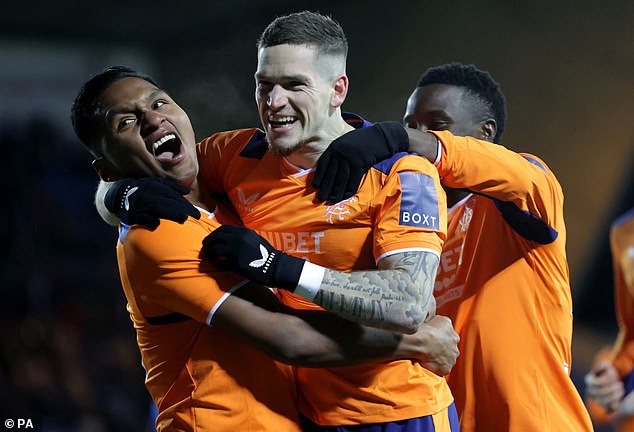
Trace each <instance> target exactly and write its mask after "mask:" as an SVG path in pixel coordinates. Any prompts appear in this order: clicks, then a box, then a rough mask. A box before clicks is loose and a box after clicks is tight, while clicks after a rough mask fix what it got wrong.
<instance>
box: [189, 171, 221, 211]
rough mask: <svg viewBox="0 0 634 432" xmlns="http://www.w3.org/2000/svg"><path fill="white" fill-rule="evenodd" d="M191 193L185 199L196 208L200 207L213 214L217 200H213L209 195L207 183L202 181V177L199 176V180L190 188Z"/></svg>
mask: <svg viewBox="0 0 634 432" xmlns="http://www.w3.org/2000/svg"><path fill="white" fill-rule="evenodd" d="M190 189H191V192H189V193H188V194H187V195H186V196H185V198H187V200H188V201H189V202H190V203H192V204H193V205H195V206H196V207H200V208H202V209H204V210H207V211H208V212H210V213H211V212H213V211H214V209H215V208H216V200H215V199H213V197H212V196H211V194H210V193H209V189H207V186H206V185H205V182H204V181H202V178H201V175H200V174H198V178H197V179H196V180H194V183H192V185H191V186H190Z"/></svg>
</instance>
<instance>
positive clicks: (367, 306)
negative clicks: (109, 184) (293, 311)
mask: <svg viewBox="0 0 634 432" xmlns="http://www.w3.org/2000/svg"><path fill="white" fill-rule="evenodd" d="M203 251H204V253H205V254H206V255H207V257H208V258H210V259H211V260H213V261H218V262H220V263H221V265H223V266H225V268H229V269H231V270H233V271H236V272H238V273H240V274H241V275H243V276H245V277H247V278H249V279H250V280H252V281H254V282H257V283H259V284H261V285H265V286H271V287H277V288H282V289H286V290H289V291H292V292H295V293H296V294H299V295H301V296H302V297H304V298H306V299H307V300H310V301H313V302H315V303H316V304H318V305H320V306H322V307H323V308H325V309H327V310H330V311H332V312H335V313H337V314H339V315H341V316H342V317H345V318H348V319H351V320H354V321H357V322H361V323H364V324H367V325H371V326H375V327H381V328H387V329H391V330H395V331H399V332H403V333H413V332H415V331H416V329H417V328H418V326H419V325H420V324H421V323H422V322H424V321H425V320H426V319H427V318H429V317H431V316H433V315H434V314H435V303H434V298H433V286H434V279H435V277H436V270H437V268H438V263H439V258H438V256H437V255H436V254H434V253H432V252H425V251H412V252H402V253H395V254H393V255H391V256H388V257H385V258H383V259H382V260H381V261H379V264H378V265H379V269H378V270H366V271H355V272H350V273H347V272H341V271H336V270H330V269H326V268H324V267H321V266H318V265H315V264H312V263H310V262H308V261H306V260H304V259H301V258H297V257H294V256H291V255H287V254H285V253H283V252H281V251H279V250H276V249H274V248H273V247H272V246H271V245H270V244H269V243H268V242H267V241H266V240H265V239H264V238H263V237H261V236H260V235H259V234H257V233H256V232H255V231H253V230H251V229H249V228H245V227H238V226H231V225H223V226H222V227H220V228H218V229H217V230H215V231H214V232H213V233H211V234H210V235H208V236H207V237H206V238H205V240H204V242H203Z"/></svg>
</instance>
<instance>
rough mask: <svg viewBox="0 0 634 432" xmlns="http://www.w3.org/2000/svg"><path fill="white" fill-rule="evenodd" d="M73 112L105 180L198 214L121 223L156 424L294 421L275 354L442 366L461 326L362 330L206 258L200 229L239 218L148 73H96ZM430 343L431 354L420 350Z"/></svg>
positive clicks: (289, 425)
mask: <svg viewBox="0 0 634 432" xmlns="http://www.w3.org/2000/svg"><path fill="white" fill-rule="evenodd" d="M72 120H73V126H74V128H75V131H76V133H77V135H78V137H79V138H80V140H81V141H82V142H83V143H84V144H85V145H86V146H87V147H88V149H89V150H90V151H91V152H92V153H93V154H94V155H95V156H96V157H97V159H96V160H95V161H94V163H93V165H94V166H95V168H96V169H97V170H98V171H99V173H100V175H101V176H102V177H103V178H104V179H110V180H114V179H117V178H120V177H123V176H125V177H144V176H154V177H157V178H161V179H163V180H162V182H163V183H164V184H172V185H173V186H172V187H175V188H176V189H177V190H181V191H189V194H188V195H187V199H188V200H189V201H190V202H191V203H192V204H194V205H195V206H196V208H197V210H196V216H200V215H201V214H202V217H199V218H198V219H196V218H194V217H189V218H187V220H186V221H184V223H183V224H178V223H174V222H170V221H164V222H163V223H162V224H161V225H160V227H158V228H157V229H155V230H154V231H151V230H148V229H145V228H144V227H142V226H141V225H135V226H128V225H123V224H122V225H121V226H120V229H119V239H118V243H117V256H118V262H119V270H120V275H121V281H122V284H123V288H124V291H125V295H126V298H127V301H128V310H129V312H130V315H131V318H132V321H133V323H134V326H135V328H136V331H137V340H138V344H139V349H140V351H141V356H142V360H143V365H144V367H145V369H146V371H147V379H146V385H147V388H148V390H149V392H150V393H151V395H152V398H153V399H154V401H155V403H156V405H157V407H158V418H157V421H156V424H157V429H158V430H159V431H177V430H178V431H195V430H214V431H227V432H233V431H247V432H260V431H271V432H279V431H299V430H300V425H299V421H300V420H299V416H298V413H297V409H296V399H297V394H296V385H295V381H294V377H293V375H294V373H293V371H292V370H291V368H290V367H289V366H286V365H283V364H280V363H278V362H276V361H274V360H273V359H272V358H271V357H273V358H275V359H277V360H280V361H282V362H285V363H292V364H296V365H301V366H309V367H315V366H333V365H347V364H350V363H352V362H358V361H360V360H368V359H372V360H373V361H375V362H376V361H378V360H388V359H394V358H402V357H407V358H418V359H420V360H421V361H428V360H429V361H432V362H433V365H434V366H439V372H440V373H443V372H447V370H448V369H449V368H450V366H451V365H450V364H449V363H453V361H454V360H455V356H456V354H457V350H455V344H456V343H457V336H456V335H455V333H454V332H453V329H452V328H451V324H450V322H449V320H447V319H446V318H442V317H435V318H433V319H432V320H430V321H429V322H428V323H424V324H422V325H421V326H420V328H419V329H418V331H417V332H416V333H415V334H413V335H403V334H399V333H392V332H388V331H385V330H380V329H376V328H367V327H364V326H362V325H358V324H354V323H351V322H349V321H346V320H344V319H341V318H339V317H337V316H336V315H333V314H328V313H325V312H321V311H297V310H293V309H290V308H288V307H286V306H284V305H282V304H281V303H280V302H279V300H278V299H277V298H276V297H275V296H274V294H273V293H272V292H271V291H270V290H268V289H267V288H265V287H262V286H255V285H253V284H250V283H247V281H245V280H244V279H243V278H242V277H240V276H238V275H236V274H232V273H229V272H227V271H223V270H222V269H220V268H218V267H216V266H214V265H213V264H212V263H210V262H208V261H207V260H205V259H203V258H202V255H201V252H200V248H201V244H202V241H203V239H204V238H205V236H207V235H208V234H209V233H210V232H213V231H214V230H215V229H216V228H217V227H218V226H219V225H220V223H221V222H233V223H236V221H235V220H232V219H231V217H230V216H229V213H226V212H224V211H223V210H222V209H221V208H216V203H215V202H214V200H213V199H212V198H211V195H210V193H209V191H208V189H207V188H206V186H205V183H204V182H202V179H201V178H200V173H199V165H198V159H197V153H196V142H195V138H194V132H193V129H192V126H191V123H190V121H189V118H188V117H187V115H186V114H185V112H184V111H183V110H182V109H181V108H180V107H179V106H178V105H177V104H176V103H175V102H174V101H173V100H172V99H171V98H170V97H169V96H168V95H167V93H166V92H165V91H164V90H162V89H161V88H160V87H158V85H156V83H155V82H154V81H153V80H152V79H151V78H150V77H148V76H147V75H144V74H142V73H139V72H137V71H134V70H131V69H128V68H123V67H114V68H109V69H107V70H106V71H104V72H102V73H100V74H98V75H96V76H95V77H93V78H91V79H90V80H89V81H87V82H86V84H85V85H84V86H83V87H82V89H81V91H80V93H79V95H78V96H77V98H76V100H75V103H74V105H73V109H72ZM174 185H175V186H174ZM137 190H138V189H136V190H135V189H130V190H129V191H128V194H127V197H128V198H129V197H131V196H133V195H134V193H135V192H136V191H137ZM128 204H129V203H128ZM124 205H125V203H124ZM452 345H453V349H452ZM430 347H431V348H430ZM439 347H440V348H441V349H440V351H438V348H439ZM430 350H435V352H434V354H433V355H434V356H435V357H433V358H428V357H427V356H426V355H425V354H427V353H429V351H430ZM267 354H268V355H267ZM269 356H271V357H269ZM452 357H453V359H452ZM403 362H405V363H407V364H410V365H411V367H413V368H416V367H421V366H416V365H417V364H418V362H417V361H414V360H403ZM377 364H379V365H380V364H382V363H381V362H378V363H377Z"/></svg>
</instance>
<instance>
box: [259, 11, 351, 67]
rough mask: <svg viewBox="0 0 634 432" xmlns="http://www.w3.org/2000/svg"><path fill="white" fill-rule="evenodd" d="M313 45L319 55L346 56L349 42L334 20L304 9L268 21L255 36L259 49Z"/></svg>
mask: <svg viewBox="0 0 634 432" xmlns="http://www.w3.org/2000/svg"><path fill="white" fill-rule="evenodd" d="M284 44H289V45H314V46H315V47H317V50H318V52H319V53H320V54H326V55H333V56H342V57H343V58H345V57H346V56H347V55H348V41H347V39H346V35H345V33H344V32H343V29H342V28H341V26H340V25H339V23H337V22H336V21H335V20H334V19H332V18H330V17H328V16H325V15H321V14H319V13H316V12H310V11H303V12H296V13H292V14H289V15H285V16H281V17H278V18H276V19H275V20H274V21H273V22H271V23H270V24H269V25H268V26H267V27H266V28H265V29H264V31H263V32H262V35H261V36H260V38H259V39H258V43H257V46H258V49H260V48H266V47H272V46H277V45H284Z"/></svg>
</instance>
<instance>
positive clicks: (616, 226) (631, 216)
mask: <svg viewBox="0 0 634 432" xmlns="http://www.w3.org/2000/svg"><path fill="white" fill-rule="evenodd" d="M633 224H634V208H631V209H629V210H628V211H626V212H625V213H623V214H621V215H620V216H618V217H617V218H616V219H614V220H613V221H612V225H611V229H612V230H613V231H619V230H621V229H624V227H626V226H629V225H633Z"/></svg>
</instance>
